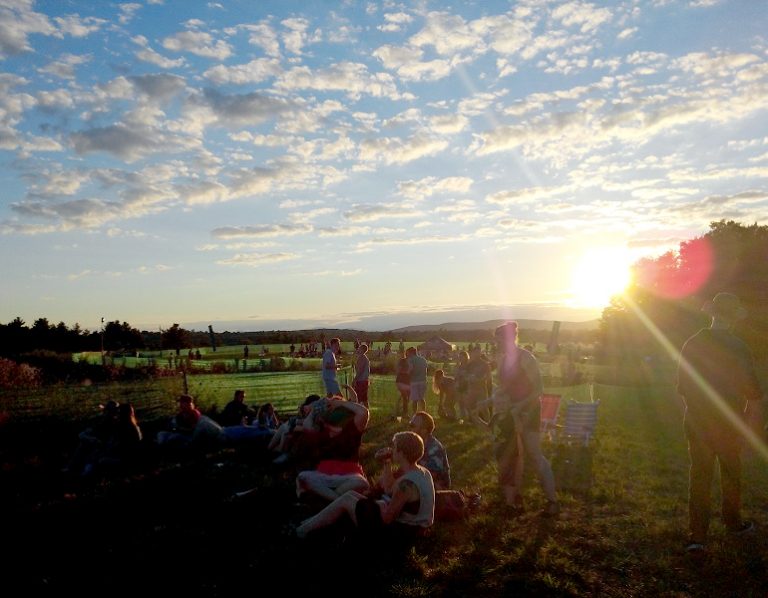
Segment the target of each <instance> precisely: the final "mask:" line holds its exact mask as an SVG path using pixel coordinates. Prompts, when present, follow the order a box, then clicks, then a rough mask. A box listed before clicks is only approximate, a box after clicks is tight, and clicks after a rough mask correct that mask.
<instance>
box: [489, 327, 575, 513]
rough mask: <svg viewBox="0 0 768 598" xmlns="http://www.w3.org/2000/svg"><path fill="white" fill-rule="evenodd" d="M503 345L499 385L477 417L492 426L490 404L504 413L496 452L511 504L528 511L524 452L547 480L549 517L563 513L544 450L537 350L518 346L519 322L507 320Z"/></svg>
mask: <svg viewBox="0 0 768 598" xmlns="http://www.w3.org/2000/svg"><path fill="white" fill-rule="evenodd" d="M494 335H495V337H496V341H497V343H498V347H499V352H498V354H497V357H498V364H497V367H496V372H497V376H498V388H497V389H496V390H495V391H494V393H493V395H492V397H491V398H489V399H487V400H486V401H483V402H481V403H478V404H477V405H475V410H474V417H475V418H476V421H478V423H481V424H485V425H487V423H488V422H485V421H483V420H482V418H481V417H480V415H479V413H480V412H481V411H483V410H484V409H485V408H486V406H487V403H491V404H492V405H493V409H494V413H497V414H498V424H497V427H498V428H499V430H500V433H499V437H498V439H497V443H496V446H495V447H494V451H495V453H496V460H497V463H498V468H499V484H500V486H501V488H502V491H503V493H504V499H505V501H506V503H507V506H509V507H511V508H512V509H513V511H514V512H521V511H522V510H523V499H522V494H521V492H520V491H521V489H522V482H523V464H524V462H523V456H525V458H526V459H527V460H528V461H529V462H530V463H531V464H532V465H533V468H534V470H535V471H536V475H537V476H538V478H539V482H540V483H541V487H542V490H543V491H544V495H545V497H546V499H547V504H546V506H545V507H544V510H543V511H542V515H543V516H545V517H554V516H556V515H558V514H559V513H560V505H559V503H558V501H557V494H556V492H555V478H554V475H553V474H552V466H551V465H550V463H549V461H547V459H546V458H545V457H544V455H543V453H542V452H541V434H540V432H539V426H540V419H541V402H540V400H539V398H540V397H541V394H542V391H543V388H542V383H541V371H540V370H539V364H538V362H537V361H536V358H535V357H534V356H533V354H532V353H530V352H529V351H526V350H525V349H523V348H522V347H520V346H518V344H517V322H507V323H505V324H502V325H501V326H499V327H498V328H496V330H495V332H494Z"/></svg>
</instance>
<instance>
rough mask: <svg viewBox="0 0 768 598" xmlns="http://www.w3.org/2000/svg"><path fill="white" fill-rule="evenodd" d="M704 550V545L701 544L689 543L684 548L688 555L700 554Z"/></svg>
mask: <svg viewBox="0 0 768 598" xmlns="http://www.w3.org/2000/svg"><path fill="white" fill-rule="evenodd" d="M704 550H705V547H704V544H702V543H701V542H691V543H690V544H688V546H686V547H685V552H686V553H688V554H702V553H703V552H704Z"/></svg>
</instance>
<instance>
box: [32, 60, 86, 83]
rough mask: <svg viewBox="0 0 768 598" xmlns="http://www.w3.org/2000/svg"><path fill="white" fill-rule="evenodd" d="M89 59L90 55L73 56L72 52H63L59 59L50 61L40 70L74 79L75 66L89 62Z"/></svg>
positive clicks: (63, 77)
mask: <svg viewBox="0 0 768 598" xmlns="http://www.w3.org/2000/svg"><path fill="white" fill-rule="evenodd" d="M91 59H92V57H91V56H90V55H81V56H75V55H74V54H64V55H63V56H62V57H61V58H60V59H59V60H56V61H54V62H50V63H48V64H47V65H46V66H44V67H42V68H41V69H40V72H41V73H45V74H47V75H56V76H57V77H61V78H62V79H74V78H75V68H76V67H77V66H79V65H81V64H86V63H88V62H90V61H91Z"/></svg>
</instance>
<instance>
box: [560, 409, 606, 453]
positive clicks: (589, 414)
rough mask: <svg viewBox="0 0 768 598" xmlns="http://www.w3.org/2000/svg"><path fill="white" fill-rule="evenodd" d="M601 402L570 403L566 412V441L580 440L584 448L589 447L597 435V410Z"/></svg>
mask: <svg viewBox="0 0 768 598" xmlns="http://www.w3.org/2000/svg"><path fill="white" fill-rule="evenodd" d="M599 406H600V401H593V402H591V403H576V402H574V401H569V402H568V408H567V410H566V412H565V425H564V426H563V432H562V435H563V436H564V437H565V438H566V439H570V440H580V441H582V442H583V443H584V446H588V445H589V441H590V440H591V439H592V436H594V434H595V427H596V426H597V408H598V407H599Z"/></svg>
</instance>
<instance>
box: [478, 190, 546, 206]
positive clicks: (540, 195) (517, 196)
mask: <svg viewBox="0 0 768 598" xmlns="http://www.w3.org/2000/svg"><path fill="white" fill-rule="evenodd" d="M554 192H555V190H554V189H552V188H548V187H528V188H526V189H514V190H505V191H497V192H496V193H491V194H490V195H486V196H485V201H486V202H488V203H493V204H500V205H510V204H514V205H520V204H532V203H534V202H537V201H541V200H542V199H546V198H548V197H550V196H551V195H552V194H553V193H554Z"/></svg>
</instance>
